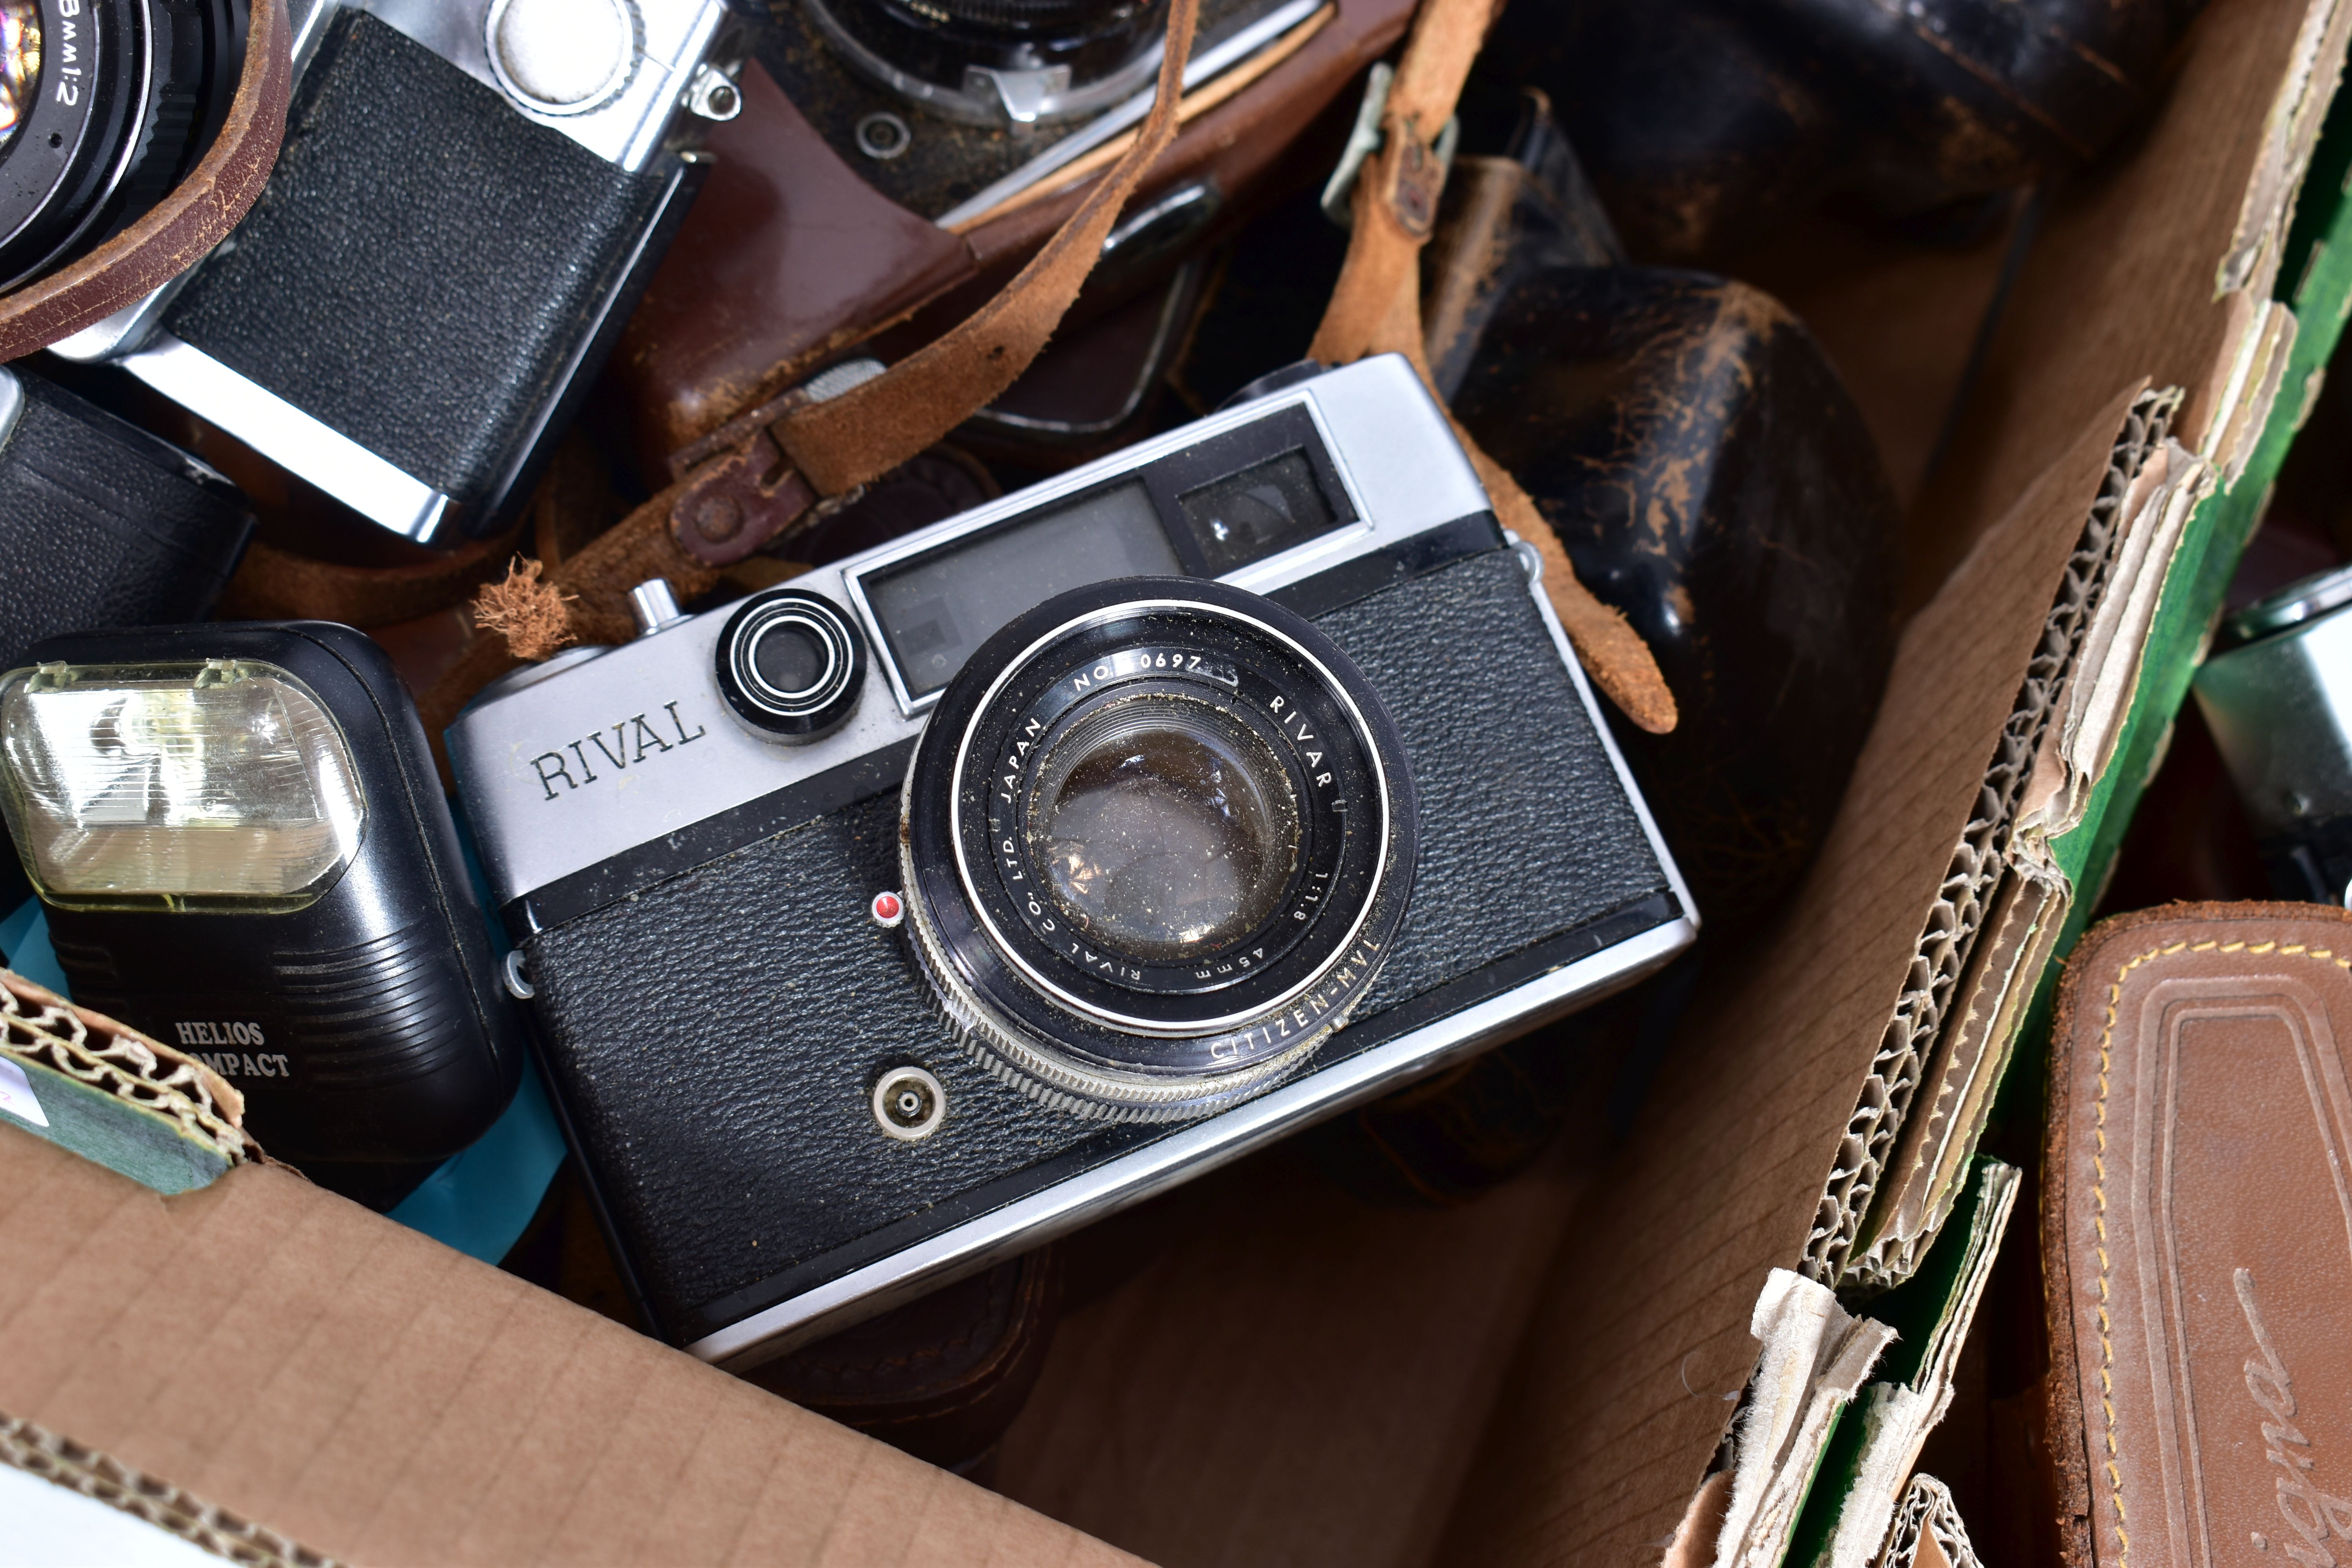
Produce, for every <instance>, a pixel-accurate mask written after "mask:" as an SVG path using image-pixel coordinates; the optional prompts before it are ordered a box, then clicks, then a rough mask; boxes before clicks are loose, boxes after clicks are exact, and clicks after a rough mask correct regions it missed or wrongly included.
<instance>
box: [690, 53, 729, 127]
mask: <svg viewBox="0 0 2352 1568" xmlns="http://www.w3.org/2000/svg"><path fill="white" fill-rule="evenodd" d="M686 107H687V108H688V110H690V111H692V112H693V113H696V114H698V115H700V116H702V118H703V119H705V120H716V121H720V122H722V123H723V122H725V121H730V120H732V119H734V118H735V117H736V116H737V115H739V114H740V113H742V112H743V90H742V89H740V88H739V87H737V86H736V85H735V84H734V83H733V82H732V81H730V80H729V79H728V78H727V73H726V72H724V71H722V70H720V69H719V68H718V67H717V66H711V65H706V66H704V67H703V68H701V69H700V70H698V71H696V72H695V73H694V80H693V82H692V83H691V84H689V85H688V88H687V89H686Z"/></svg>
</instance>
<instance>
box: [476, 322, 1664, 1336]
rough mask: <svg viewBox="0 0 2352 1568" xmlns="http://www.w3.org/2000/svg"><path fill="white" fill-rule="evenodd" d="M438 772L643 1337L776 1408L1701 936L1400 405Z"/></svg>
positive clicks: (1073, 501)
mask: <svg viewBox="0 0 2352 1568" xmlns="http://www.w3.org/2000/svg"><path fill="white" fill-rule="evenodd" d="M1281 380H1282V378H1274V383H1276V384H1274V389H1273V390H1271V391H1267V392H1265V393H1264V394H1263V395H1259V396H1256V397H1255V398H1253V399H1252V400H1250V401H1248V402H1246V403H1244V404H1242V405H1239V406H1236V407H1231V408H1228V409H1226V410H1224V411H1223V412H1220V413H1218V414H1217V415H1215V416H1212V417H1210V418H1208V419H1204V420H1202V421H1201V422H1199V423H1197V424H1194V425H1192V426H1188V427H1186V428H1184V429H1182V430H1179V431H1176V432H1174V433H1173V434H1171V435H1168V436H1165V437H1160V438H1158V439H1156V440H1153V441H1150V442H1146V443H1144V444H1142V445H1140V446H1138V447H1133V448H1130V449H1129V450H1127V451H1124V452H1121V453H1119V454H1118V455H1116V456H1115V457H1112V458H1105V459H1103V460H1101V461H1099V462H1096V463H1093V464H1090V465H1087V467H1084V468H1077V469H1075V470H1073V471H1071V472H1070V473H1067V474H1065V475H1063V476H1061V477H1059V478H1056V479H1051V480H1049V481H1047V482H1045V483H1044V484H1040V485H1037V486H1034V487H1033V488H1031V489H1027V490H1024V491H1023V492H1021V493H1019V494H1017V495H1013V496H1010V497H1007V498H1005V499H1003V500H1000V501H996V502H993V503H992V504H990V505H988V506H985V507H982V508H979V509H977V510H972V511H969V512H966V513H964V514H963V515H961V516H960V517H956V518H952V519H950V520H949V521H945V522H941V523H939V524H936V525H934V526H933V527H930V528H929V529H926V530H924V531H921V532H919V533H916V534H912V535H909V536H908V537H907V538H906V539H904V540H900V541H898V542H894V543H892V544H890V545H887V546H886V547H883V548H880V549H877V550H875V551H871V552H867V553H866V554H863V555H859V556H856V557H853V558H851V559H849V560H847V561H845V562H842V563H838V564H835V565H831V566H826V567H823V568H820V569H819V570H816V571H814V572H811V573H809V574H807V575H805V576H803V577H801V578H799V579H797V580H795V581H794V582H793V584H791V585H789V586H786V587H781V588H773V589H770V590H768V591H766V592H764V593H761V594H757V595H752V596H751V597H750V598H748V599H745V600H742V601H741V602H740V603H739V604H737V605H730V606H727V607H725V608H723V609H719V610H714V611H712V612H710V613H709V614H708V615H703V616H693V617H686V616H678V615H677V613H676V611H675V608H674V607H673V606H671V605H669V604H668V603H667V600H668V595H667V591H666V590H663V589H662V588H661V587H660V586H659V585H658V584H649V585H648V586H647V588H646V589H644V590H640V594H639V600H640V603H639V615H640V620H641V621H642V623H643V624H644V628H645V629H644V633H643V635H642V636H640V637H637V639H636V640H635V641H634V642H632V643H629V644H627V645H625V646H624V647H616V648H612V649H589V648H580V649H572V650H569V651H567V652H566V653H564V654H562V655H559V656H558V657H557V658H554V659H551V660H550V661H549V662H548V663H546V664H544V665H541V666H539V667H537V668H532V669H529V670H526V671H520V672H518V673H517V674H515V675H513V676H509V678H507V679H506V680H505V681H504V682H502V683H501V684H499V685H498V686H494V687H492V688H491V689H488V690H487V691H486V692H485V693H484V694H483V695H482V697H481V698H480V699H479V700H478V701H477V702H476V704H475V705H474V706H473V707H472V708H470V709H469V710H467V712H466V713H464V714H463V715H462V716H460V718H459V719H458V720H457V723H456V724H454V725H453V726H452V727H451V729H450V731H449V743H450V744H449V749H450V756H451V760H452V763H453V764H454V765H455V768H456V771H457V779H458V785H459V789H460V792H461V794H462V795H463V797H464V801H465V805H466V809H467V813H468V815H469V816H470V817H471V819H472V822H473V826H474V829H475V833H476V837H477V842H478V845H479V847H480V848H481V850H482V855H483V862H484V867H485V869H486V870H487V872H488V878H489V881H490V884H491V887H492V889H493V890H494V893H495V895H496V897H497V898H498V900H499V902H500V904H501V905H502V906H503V910H504V914H505V918H506V920H507V921H508V922H509V929H510V930H511V931H513V933H514V934H515V936H516V939H517V941H518V943H519V947H520V952H521V953H522V954H523V955H524V962H525V963H526V965H527V969H526V972H525V973H518V974H516V975H515V976H514V980H515V983H516V984H517V986H518V988H519V989H525V988H528V989H533V990H535V993H536V994H535V997H534V1003H533V1005H534V1007H535V1009H536V1012H537V1015H538V1017H539V1020H540V1023H541V1026H542V1032H543V1037H544V1041H545V1045H546V1049H547V1053H548V1057H549V1059H550V1065H551V1068H552V1075H553V1078H554V1081H555V1085H556V1088H557V1090H558V1097H559V1099H560V1100H561V1102H562V1106H563V1109H564V1112H565V1115H566V1117H567V1119H568V1121H569V1123H570V1131H571V1134H572V1138H573V1141H574V1142H575V1144H576V1145H577V1147H578V1149H579V1151H580V1152H581V1154H582V1155H583V1160H584V1163H585V1164H586V1166H587V1169H588V1171H589V1173H590V1175H591V1179H592V1182H593V1187H594V1190H595V1192H596V1194H597V1197H598V1201H599V1202H600V1204H601V1205H603V1207H604V1213H605V1217H606V1221H607V1223H608V1225H609V1226H610V1227H611V1229H612V1231H613V1233H614V1237H615V1239H616V1240H617V1242H618V1243H619V1247H618V1250H619V1252H620V1254H621V1256H622V1259H623V1263H624V1266H625V1268H626V1270H627V1271H628V1272H629V1274H630V1275H631V1276H632V1277H633V1278H632V1284H633V1287H634V1289H635V1290H636V1291H637V1292H638V1293H639V1297H640V1301H641V1305H642V1306H643V1307H644V1308H645V1309H646V1311H647V1314H648V1318H649V1321H653V1322H656V1323H657V1324H658V1325H659V1326H660V1327H661V1329H662V1331H664V1332H666V1333H667V1335H669V1336H670V1337H671V1338H672V1339H673V1340H675V1341H677V1342H679V1343H681V1344H684V1345H685V1346H686V1347H687V1348H688V1349H689V1350H691V1351H693V1352H695V1353H696V1354H698V1355H699V1356H702V1357H704V1358H705V1359H707V1360H711V1361H719V1362H725V1363H729V1364H730V1365H734V1366H738V1367H741V1366H748V1365H751V1364H755V1363H758V1362H760V1361H761V1360H764V1359H766V1358H767V1357H769V1356H771V1355H774V1354H777V1353H781V1352H782V1351H784V1350H786V1349H788V1348H790V1347H791V1346H792V1345H793V1344H794V1343H797V1342H802V1341H803V1340H806V1339H808V1338H810V1337H813V1336H814V1334H816V1333H818V1332H821V1331H824V1330H825V1329H828V1328H831V1327H835V1326H838V1325H839V1324H840V1323H842V1322H843V1321H846V1320H848V1319H851V1318H854V1317H856V1316H860V1315H864V1314H866V1313H870V1312H873V1311H876V1310H880V1309H881V1308H883V1307H886V1306H888V1305H890V1304H892V1303H894V1302H896V1301H898V1300H905V1299H907V1298H908V1297H910V1296H913V1295H916V1294H919V1293H920V1292H921V1291H923V1290H925V1289H929V1288H931V1287H933V1286H935V1285H938V1284H940V1283H943V1282H945V1281H946V1280H948V1279H951V1278H953V1277H955V1276H956V1275H957V1274H959V1273H962V1272H966V1271H969V1270H971V1269H973V1268H979V1267H981V1266H982V1265H983V1264H986V1263H989V1262H992V1261H993V1260H996V1259H998V1258H1003V1257H1005V1256H1008V1255H1010V1254H1013V1253H1016V1252H1020V1251H1022V1250H1024V1249H1026V1248H1028V1247H1034V1246H1035V1245H1036V1244H1037V1243H1039V1242H1041V1241H1043V1240H1045V1238H1046V1237H1050V1236H1053V1235H1055V1234H1056V1233H1057V1232H1060V1231H1064V1230H1067V1229H1070V1228H1072V1227H1074V1226H1078V1225H1080V1224H1083V1223H1085V1222H1087V1221H1088V1220H1091V1219H1095V1218H1097V1217H1099V1216H1101V1215H1104V1214H1107V1213H1108V1212H1110V1211H1111V1210H1113V1209H1116V1208H1118V1207H1119V1206H1121V1205H1125V1204H1129V1203H1132V1202H1135V1201H1136V1200H1138V1199H1139V1198H1142V1197H1145V1196H1147V1195H1149V1194H1151V1193H1153V1192H1156V1191H1158V1190H1160V1189H1161V1188H1164V1187H1166V1186H1168V1185H1169V1184H1172V1183H1174V1182H1177V1181H1181V1180H1182V1179H1184V1178H1186V1177H1189V1176H1192V1175H1194V1174H1197V1173H1200V1172H1202V1170H1204V1169H1206V1168H1208V1167H1209V1166H1211V1165H1213V1164H1215V1163H1219V1162H1222V1161H1223V1160H1227V1159H1231V1158H1233V1157H1234V1156H1235V1155H1237V1154H1239V1153H1241V1152H1244V1151H1245V1150H1248V1149H1251V1148H1253V1147H1255V1146H1257V1145H1259V1144H1262V1143H1264V1142H1267V1141H1268V1140H1270V1139H1273V1138H1275V1137H1277V1136H1279V1135H1281V1134H1283V1133H1286V1132H1289V1131H1295V1130H1297V1129H1298V1128H1299V1127H1301V1126H1303V1125H1305V1124H1306V1123H1307V1122H1309V1121H1315V1120H1317V1119H1318V1118H1320V1117H1324V1116H1328V1115H1329V1114H1331V1113H1333V1112H1335V1111H1337V1110H1340V1109H1342V1108H1343V1107H1346V1106H1349V1105H1351V1104H1354V1103H1356V1102H1358V1101H1360V1100H1365V1099H1368V1098H1370V1097H1371V1096H1374V1095H1377V1094H1380V1093H1381V1092H1382V1091H1384V1090H1387V1089H1392V1088H1394V1087H1396V1086H1397V1085H1399V1084H1400V1083H1402V1082H1403V1081H1404V1080H1406V1079H1411V1078H1412V1077H1415V1076H1417V1075H1420V1074H1423V1073H1426V1072H1428V1071H1430V1070H1432V1069H1433V1068H1438V1067H1440V1066H1443V1065H1444V1064H1446V1063H1448V1062H1451V1061H1454V1060H1455V1059H1458V1058H1461V1057H1463V1056H1465V1055H1467V1054H1468V1053H1471V1052H1473V1051H1475V1050H1478V1049H1480V1048H1481V1047H1486V1046H1488V1045H1492V1044H1495V1043H1496V1042H1497V1041H1499V1040H1501V1039H1504V1038H1506V1037H1510V1036H1512V1035H1515V1034H1517V1033H1520V1032H1522V1031H1524V1030H1526V1029H1528V1028H1530V1027H1532V1026H1535V1025H1536V1024H1538V1023H1540V1022H1542V1021H1544V1020H1546V1019H1548V1018H1551V1017H1554V1016H1558V1015H1559V1014H1561V1013H1564V1012H1567V1011H1569V1010H1570V1009H1571V1008H1574V1007H1576V1006H1578V1005H1582V1004H1584V1003H1587V1002H1590V1001H1592V1000H1594V999H1596V998H1597V997H1599V996H1601V995H1603V994H1607V993H1608V992H1610V991H1612V990H1613V989H1615V988H1617V987H1620V986H1622V985H1625V984H1629V983H1631V982H1632V981H1633V980H1635V979H1638V978H1639V977H1641V976H1642V975H1643V974H1646V973H1649V972H1651V971H1652V970H1654V969H1656V968H1657V967H1658V966H1659V965H1661V964H1663V963H1665V962H1666V961H1667V960H1668V959H1670V958H1672V957H1673V956H1674V955H1675V953H1676V952H1679V951H1681V950H1682V949H1683V948H1684V947H1685V945H1686V944H1688V943H1689V942H1690V941H1691V940H1692V937H1693V936H1694V934H1695V933H1696V924H1697V917H1696V913H1695V912H1694V911H1693V910H1692V909H1691V907H1690V901H1689V898H1688V895H1687V893H1686V892H1685V889H1684V887H1683V883H1682V879H1681V878H1680V876H1679V875H1678V874H1677V873H1676V871H1675V867H1674V864H1673V862H1672V860H1671V859H1670V858H1669V857H1668V855H1667V853H1666V849H1665V847H1664V844H1663V843H1662V842H1661V841H1660V839H1659V837H1658V834H1657V831H1656V828H1655V827H1654V826H1653V824H1652V822H1651V820H1650V817H1649V814H1648V812H1647V811H1646V810H1645V809H1644V807H1643V804H1642V801H1641V799H1640V797H1639V795H1637V794H1636V793H1635V791H1634V788H1633V782H1632V780H1631V778H1630V777H1629V776H1628V774H1627V773H1626V771H1625V766H1624V763H1623V762H1622V759H1621V758H1620V757H1619V755H1618V753H1617V751H1616V748H1615V746H1614V745H1613V744H1612V742H1611V740H1610V737H1609V732H1608V730H1607V728H1606V726H1605V725H1604V724H1603V723H1602V722H1601V716H1600V714H1599V712H1598V710H1596V708H1595V706H1594V703H1593V699H1592V696H1591V691H1590V690H1589V689H1587V687H1586V685H1585V682H1584V679H1583V676H1582V675H1581V674H1580V671H1579V670H1578V668H1577V667H1576V663H1575V660H1574V658H1572V657H1571V656H1570V652H1569V648H1568V644H1567V642H1566V640H1565V639H1564V638H1563V637H1562V635H1561V632H1560V629H1559V625H1558V623H1557V622H1556V621H1555V620H1554V618H1553V616H1552V613H1551V610H1550V607H1549V605H1548V604H1547V603H1546V601H1545V599H1544V596H1543V594H1542V591H1541V589H1540V587H1539V586H1538V584H1537V582H1536V561H1537V557H1536V554H1535V552H1534V551H1533V550H1532V549H1529V548H1528V547H1526V546H1523V545H1519V544H1517V543H1516V542H1514V541H1513V540H1512V539H1511V538H1510V537H1509V536H1508V535H1507V534H1505V533H1504V532H1503V531H1502V530H1501V529H1500V527H1498V526H1497V524H1496V520H1495V517H1494V514H1493V512H1492V511H1491V510H1489V507H1488V502H1487V499H1486V493H1485V491H1484V490H1482V489H1480V487H1479V485H1478V481H1477V479H1476V478H1475V474H1474V472H1473V470H1472V468H1471V466H1470V464H1469V462H1468V460H1467V459H1466V458H1465V456H1464V455H1463V452H1462V450H1461V448H1460V447H1459V446H1458V445H1456V443H1455V442H1454V438H1453V436H1452V434H1451V432H1450V431H1449V430H1448V428H1447V426H1446V423H1445V418H1444V414H1443V413H1442V412H1441V411H1440V410H1439V409H1438V407H1437V405H1435V404H1434V403H1433V401H1432V400H1431V399H1430V397H1429V395H1427V394H1426V393H1425V392H1424V391H1423V388H1422V386H1421V384H1420V382H1419V380H1418V379H1417V378H1416V377H1415V376H1414V374H1413V373H1412V369H1411V367H1410V366H1408V365H1407V364H1406V363H1405V362H1404V361H1403V360H1402V359H1401V358H1399V357H1397V356H1395V355H1388V356H1384V357H1381V358H1378V359H1373V360H1368V361H1365V362H1363V363H1359V364H1356V365H1353V366H1350V367H1349V368H1347V369H1343V370H1335V371H1330V372H1327V373H1324V374H1318V375H1312V376H1311V377H1309V378H1307V379H1304V380H1297V379H1292V380H1290V381H1288V382H1287V384H1279V383H1280V382H1281Z"/></svg>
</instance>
